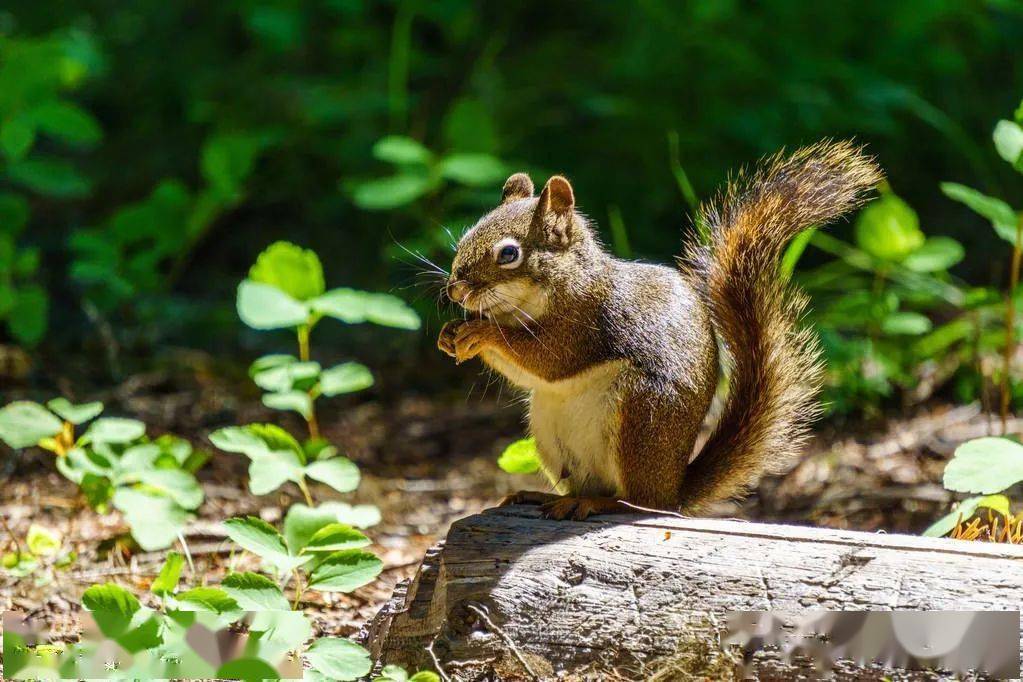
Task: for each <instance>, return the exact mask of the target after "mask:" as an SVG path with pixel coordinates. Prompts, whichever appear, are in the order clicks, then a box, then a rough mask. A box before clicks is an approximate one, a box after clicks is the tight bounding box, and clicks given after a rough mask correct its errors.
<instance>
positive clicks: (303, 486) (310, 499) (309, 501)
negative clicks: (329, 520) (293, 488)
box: [298, 478, 316, 507]
mask: <svg viewBox="0 0 1023 682" xmlns="http://www.w3.org/2000/svg"><path fill="white" fill-rule="evenodd" d="M298 489H299V490H301V491H302V495H303V496H304V497H305V503H306V504H308V505H309V506H310V507H315V506H316V503H315V502H313V496H312V495H310V494H309V486H308V485H306V482H305V479H304V478H300V479H299V480H298Z"/></svg>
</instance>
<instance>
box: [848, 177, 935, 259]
mask: <svg viewBox="0 0 1023 682" xmlns="http://www.w3.org/2000/svg"><path fill="white" fill-rule="evenodd" d="M856 243H857V245H858V246H859V247H860V248H861V249H863V250H864V251H866V252H867V253H869V254H870V255H872V256H874V257H875V258H880V259H881V260H885V261H901V260H902V259H903V258H905V257H906V256H908V255H909V254H910V253H912V252H913V251H915V250H916V249H918V248H920V247H921V246H922V245H923V243H924V233H923V232H921V231H920V222H919V220H918V219H917V215H916V212H915V211H914V210H913V209H912V208H910V206H909V204H907V203H906V202H905V201H903V200H902V199H900V198H899V197H897V196H895V195H894V194H892V193H890V192H889V193H885V194H883V195H882V196H881V198H880V199H878V200H877V201H874V202H872V203H871V204H869V205H868V206H867V207H866V208H864V209H863V210H862V211H861V212H860V215H859V217H858V218H857V220H856Z"/></svg>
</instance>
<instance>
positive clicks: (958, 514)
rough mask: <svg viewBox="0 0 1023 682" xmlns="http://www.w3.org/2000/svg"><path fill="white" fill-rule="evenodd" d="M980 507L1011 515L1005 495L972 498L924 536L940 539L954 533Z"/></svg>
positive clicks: (929, 528) (960, 504) (936, 523)
mask: <svg viewBox="0 0 1023 682" xmlns="http://www.w3.org/2000/svg"><path fill="white" fill-rule="evenodd" d="M980 507H988V508H990V509H993V510H995V511H997V512H998V513H999V514H1006V515H1007V514H1008V513H1009V498H1007V497H1006V496H1005V495H987V496H984V497H970V498H967V499H965V500H963V501H962V502H960V503H959V504H958V505H956V508H955V509H953V510H952V511H951V512H949V513H948V514H946V515H945V516H943V517H941V518H940V519H938V520H937V521H935V522H934V523H933V524H932V525H931V526H930V527H928V528H927V530H925V531H924V535H926V536H928V537H932V538H940V537H944V536H946V535H948V534H949V533H951V532H952V529H953V528H955V527H956V525H957V524H958V523H959V522H960V521H969V520H970V518H971V517H973V515H974V514H975V513H976V511H977V509H978V508H980Z"/></svg>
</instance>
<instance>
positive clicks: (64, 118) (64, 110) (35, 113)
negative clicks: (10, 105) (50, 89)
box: [28, 100, 103, 145]
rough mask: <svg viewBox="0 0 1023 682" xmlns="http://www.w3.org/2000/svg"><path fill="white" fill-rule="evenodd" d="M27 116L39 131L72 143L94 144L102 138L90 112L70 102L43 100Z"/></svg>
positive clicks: (101, 132) (101, 133) (97, 124)
mask: <svg viewBox="0 0 1023 682" xmlns="http://www.w3.org/2000/svg"><path fill="white" fill-rule="evenodd" d="M28 117H29V118H30V119H31V120H32V121H33V122H34V123H35V125H36V127H37V128H38V129H39V130H40V131H42V132H44V133H46V134H47V135H51V136H53V137H59V138H61V139H63V140H66V141H68V142H71V143H74V144H80V145H94V144H96V143H97V142H99V141H100V140H101V139H102V138H103V131H102V130H101V129H100V127H99V123H97V122H96V119H95V118H93V117H92V114H90V113H89V112H87V111H86V110H84V109H82V108H81V107H79V106H77V105H76V104H72V103H71V102H66V101H63V100H51V101H49V102H44V103H42V104H39V105H37V106H36V107H34V108H33V109H32V110H31V111H30V112H29V113H28Z"/></svg>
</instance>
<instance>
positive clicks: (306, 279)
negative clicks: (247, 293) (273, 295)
mask: <svg viewBox="0 0 1023 682" xmlns="http://www.w3.org/2000/svg"><path fill="white" fill-rule="evenodd" d="M249 280H251V281H253V282H259V283H261V284H268V285H270V286H272V287H276V288H277V289H279V290H281V291H283V292H284V293H286V294H287V295H288V296H290V297H292V298H294V299H295V300H298V301H305V300H308V299H310V298H314V297H316V296H319V295H320V294H322V293H323V292H324V289H325V287H324V285H323V266H322V265H321V264H320V259H319V257H318V256H317V255H316V253H315V252H314V251H312V250H311V249H303V248H302V247H300V246H296V245H295V244H292V243H290V242H283V241H281V242H274V243H273V244H271V245H270V246H268V247H266V249H264V250H263V252H262V253H261V254H259V257H258V258H257V259H256V263H255V264H254V265H253V266H252V267H251V268H250V269H249Z"/></svg>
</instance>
